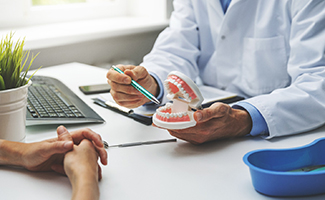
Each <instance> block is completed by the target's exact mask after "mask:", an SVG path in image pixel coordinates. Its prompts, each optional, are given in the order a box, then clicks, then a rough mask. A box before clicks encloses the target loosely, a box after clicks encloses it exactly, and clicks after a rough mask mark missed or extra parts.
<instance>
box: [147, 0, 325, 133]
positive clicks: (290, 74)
mask: <svg viewBox="0 0 325 200" xmlns="http://www.w3.org/2000/svg"><path fill="white" fill-rule="evenodd" d="M324 53H325V0H232V2H231V4H230V6H229V8H228V11H227V13H226V14H225V15H224V13H223V11H222V8H221V5H220V2H219V0H174V12H173V14H172V16H171V19H170V26H169V27H168V28H166V29H165V30H164V31H163V32H162V33H161V34H160V35H159V37H158V38H157V41H156V43H155V45H154V47H153V49H152V51H151V52H150V53H149V54H148V55H147V56H145V58H144V61H143V63H142V64H141V65H142V66H145V67H146V68H147V69H148V71H152V72H154V73H155V74H156V75H158V76H159V78H160V79H161V80H162V81H163V80H165V79H166V77H167V74H168V73H169V72H170V71H172V70H178V71H181V72H183V73H185V74H186V75H188V76H189V77H191V78H192V79H193V80H194V79H195V78H196V77H197V76H199V77H200V78H201V79H202V80H203V82H204V84H206V85H210V86H215V87H217V88H221V89H225V90H228V91H232V92H236V93H238V94H239V95H242V96H245V97H246V98H247V99H246V100H245V101H247V102H249V103H251V104H252V105H254V106H255V107H256V108H257V109H258V110H259V111H260V113H261V114H262V116H263V117H264V119H265V121H266V123H267V125H268V128H269V132H270V137H269V138H272V137H274V136H284V135H289V134H295V133H300V132H304V131H308V130H311V129H314V128H316V127H319V126H321V125H322V124H324V122H325V55H324Z"/></svg>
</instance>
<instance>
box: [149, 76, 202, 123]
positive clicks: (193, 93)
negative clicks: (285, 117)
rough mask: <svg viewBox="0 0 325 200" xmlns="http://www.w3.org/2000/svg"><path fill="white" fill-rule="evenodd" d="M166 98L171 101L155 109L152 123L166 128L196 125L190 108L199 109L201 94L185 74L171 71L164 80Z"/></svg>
mask: <svg viewBox="0 0 325 200" xmlns="http://www.w3.org/2000/svg"><path fill="white" fill-rule="evenodd" d="M164 86H165V88H166V91H167V92H168V95H167V98H168V99H170V100H172V101H173V103H167V104H166V105H165V106H163V107H160V108H158V109H157V110H156V113H155V114H154V115H153V123H154V124H155V125H157V126H158V127H162V128H166V129H185V128H189V127H192V126H195V125H196V121H195V120H194V117H193V114H194V111H192V108H194V109H200V108H201V103H202V101H203V96H202V94H201V92H200V90H199V88H198V87H197V86H196V84H195V83H194V82H193V81H192V80H191V79H190V78H188V77H187V76H186V75H184V74H182V73H180V72H177V71H172V72H170V73H169V74H168V77H167V79H166V80H165V81H164Z"/></svg>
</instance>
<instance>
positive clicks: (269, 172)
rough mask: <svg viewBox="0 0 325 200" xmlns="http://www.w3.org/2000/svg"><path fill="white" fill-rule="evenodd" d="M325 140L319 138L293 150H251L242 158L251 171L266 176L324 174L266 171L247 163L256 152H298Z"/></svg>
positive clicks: (321, 172) (323, 172)
mask: <svg viewBox="0 0 325 200" xmlns="http://www.w3.org/2000/svg"><path fill="white" fill-rule="evenodd" d="M322 140H325V137H323V138H319V139H316V140H314V141H313V142H311V143H309V144H306V145H304V146H300V147H293V148H284V149H258V150H253V151H250V152H248V153H246V154H245V155H244V157H243V161H244V163H245V164H246V165H247V166H248V167H249V168H250V169H253V170H255V171H259V172H262V173H268V174H274V175H286V176H296V175H318V174H325V171H315V172H308V173H306V172H290V173H288V172H285V171H273V170H268V169H262V168H260V167H257V166H255V165H253V164H252V163H250V162H249V161H248V158H249V156H250V155H252V154H254V153H257V152H263V151H284V150H299V149H303V148H308V147H310V146H313V145H315V144H317V143H318V142H320V141H322Z"/></svg>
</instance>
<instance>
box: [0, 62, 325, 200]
mask: <svg viewBox="0 0 325 200" xmlns="http://www.w3.org/2000/svg"><path fill="white" fill-rule="evenodd" d="M106 71H107V70H105V69H101V68H97V67H92V66H88V65H84V64H80V63H70V64H65V65H59V66H55V67H48V68H43V69H41V70H40V71H38V72H37V74H38V75H47V76H53V77H55V78H58V79H59V80H61V81H62V82H63V83H65V84H66V85H68V86H69V87H70V88H71V89H72V90H73V91H74V92H75V93H76V94H77V95H78V96H79V97H81V98H82V99H83V100H84V101H85V102H86V103H88V104H89V105H90V106H91V107H92V108H93V109H94V110H95V111H96V112H97V113H98V114H99V115H100V116H102V117H103V118H104V119H105V120H106V123H105V124H87V125H69V126H66V127H67V128H68V130H70V131H72V130H76V129H79V128H83V127H89V128H91V129H92V130H94V131H95V132H97V133H99V134H101V136H102V138H103V139H104V140H106V141H107V142H108V143H109V144H118V143H126V142H136V141H147V140H157V139H169V138H172V137H171V136H170V135H169V134H168V132H167V131H165V130H161V129H158V128H155V127H152V126H145V125H142V124H140V123H138V122H135V121H134V120H132V119H129V118H127V117H124V116H122V115H119V114H117V113H114V112H112V111H110V110H107V109H105V108H102V107H99V106H97V105H95V104H93V103H92V100H91V98H92V97H94V96H95V95H89V96H86V95H84V94H82V93H81V92H80V91H79V89H78V86H79V85H85V84H96V83H105V82H106ZM56 127H57V126H55V125H53V126H37V127H27V129H26V134H27V136H26V142H34V141H41V140H44V139H48V138H53V137H56V131H55V129H56ZM324 133H325V127H321V128H319V129H317V130H314V131H310V132H308V133H303V134H298V135H294V136H290V137H282V138H276V139H272V140H264V139H261V138H258V137H256V138H250V137H247V138H240V139H234V140H224V141H217V142H212V143H208V144H204V145H200V146H194V145H191V144H189V143H186V142H183V141H181V140H178V141H177V142H176V143H164V144H155V145H148V146H136V147H127V148H111V149H110V150H109V165H108V166H102V170H103V179H102V181H100V183H99V187H100V193H101V195H100V199H105V200H106V199H118V200H123V199H125V200H129V199H142V200H144V199H150V200H151V199H155V200H158V199H159V200H160V199H161V200H167V199H168V200H170V199H177V200H178V199H222V200H223V199H227V200H231V199H234V200H238V199H243V200H246V199H247V200H248V199H249V200H252V199H258V200H263V199H286V200H288V199H309V200H316V199H317V200H318V199H319V200H320V199H324V198H325V195H318V196H311V197H295V198H272V197H267V196H264V195H262V194H259V193H257V192H256V191H255V190H254V188H253V186H252V183H251V179H250V174H249V170H248V167H247V166H246V165H245V164H244V162H243V161H242V158H243V156H244V155H245V154H246V153H247V152H249V151H252V150H255V149H262V148H263V149H264V148H291V147H298V146H302V145H306V144H308V143H310V142H312V141H314V140H315V139H318V138H321V137H323V136H324ZM0 177H1V178H0V188H1V189H0V191H1V192H0V199H11V200H14V199H26V197H28V198H32V199H34V200H36V199H47V200H51V199H53V200H54V199H55V200H58V199H70V197H71V185H70V182H69V180H68V178H67V177H65V176H61V175H58V174H55V173H51V172H48V173H43V172H42V173H34V172H29V171H26V170H23V169H16V168H11V167H4V166H1V167H0Z"/></svg>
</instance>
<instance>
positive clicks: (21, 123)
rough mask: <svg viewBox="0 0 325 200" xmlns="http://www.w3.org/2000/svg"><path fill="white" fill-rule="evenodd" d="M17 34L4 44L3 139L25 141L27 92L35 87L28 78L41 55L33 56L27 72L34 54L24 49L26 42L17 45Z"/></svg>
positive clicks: (0, 56)
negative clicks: (35, 60)
mask: <svg viewBox="0 0 325 200" xmlns="http://www.w3.org/2000/svg"><path fill="white" fill-rule="evenodd" d="M13 35H14V34H13V33H10V34H8V35H6V37H5V38H2V39H1V42H0V139H6V140H11V141H24V139H25V124H26V104H27V93H28V87H29V86H30V85H31V81H30V78H27V77H26V75H27V72H28V70H29V69H30V67H31V65H32V63H33V61H34V59H35V58H36V56H37V55H36V56H31V59H30V62H29V65H28V67H27V68H26V70H24V68H25V65H26V63H27V60H28V57H29V53H30V52H29V51H24V50H23V47H24V43H25V39H19V40H18V41H17V42H16V43H14V42H13ZM34 73H35V72H34ZM33 75H34V74H33ZM33 75H32V76H33Z"/></svg>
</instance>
